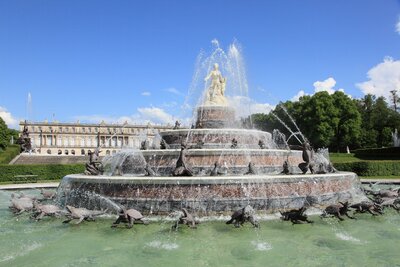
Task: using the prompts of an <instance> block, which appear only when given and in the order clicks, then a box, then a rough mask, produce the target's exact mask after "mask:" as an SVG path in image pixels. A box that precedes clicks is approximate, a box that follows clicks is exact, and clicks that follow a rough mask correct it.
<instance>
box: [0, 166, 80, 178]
mask: <svg viewBox="0 0 400 267" xmlns="http://www.w3.org/2000/svg"><path fill="white" fill-rule="evenodd" d="M84 170H85V166H84V165H83V164H45V165H44V164H42V165H4V164H1V165H0V182H8V181H10V182H11V181H13V178H14V176H16V175H37V176H38V177H37V179H38V180H60V179H61V178H63V177H64V176H65V175H67V174H72V173H83V172H84Z"/></svg>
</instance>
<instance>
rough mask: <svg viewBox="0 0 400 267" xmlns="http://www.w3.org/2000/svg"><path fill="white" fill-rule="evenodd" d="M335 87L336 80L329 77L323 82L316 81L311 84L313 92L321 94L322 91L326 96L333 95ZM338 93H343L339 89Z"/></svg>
mask: <svg viewBox="0 0 400 267" xmlns="http://www.w3.org/2000/svg"><path fill="white" fill-rule="evenodd" d="M335 85H336V80H335V79H334V78H332V77H329V78H328V79H326V80H324V81H316V82H314V83H313V86H314V92H315V93H318V92H322V91H327V92H328V94H330V95H331V94H333V93H335V91H336V90H335V89H334V87H335ZM339 91H344V90H343V89H339Z"/></svg>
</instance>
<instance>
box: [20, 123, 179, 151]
mask: <svg viewBox="0 0 400 267" xmlns="http://www.w3.org/2000/svg"><path fill="white" fill-rule="evenodd" d="M19 125H20V129H21V132H22V130H23V129H24V127H27V129H28V132H29V137H30V138H31V143H32V153H34V154H39V155H77V156H78V155H87V153H88V152H89V151H94V150H95V149H96V148H97V147H98V146H100V148H101V149H100V150H101V153H100V155H101V156H105V155H111V154H115V153H117V152H118V151H119V150H121V149H125V148H132V149H139V148H140V146H141V143H142V142H143V141H147V142H148V144H150V145H152V143H153V139H154V137H155V136H157V134H158V133H159V132H161V131H164V130H168V129H172V128H173V126H171V125H169V124H168V125H153V124H147V125H135V124H128V123H127V122H125V123H124V124H107V123H105V122H104V121H102V122H101V123H99V124H86V123H85V124H84V123H80V122H79V121H78V122H77V123H60V122H56V121H55V122H47V121H44V122H24V121H22V122H20V124H19Z"/></svg>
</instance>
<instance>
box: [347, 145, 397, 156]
mask: <svg viewBox="0 0 400 267" xmlns="http://www.w3.org/2000/svg"><path fill="white" fill-rule="evenodd" d="M353 152H354V155H355V156H356V157H357V158H360V159H400V147H386V148H367V149H357V150H354V151H353Z"/></svg>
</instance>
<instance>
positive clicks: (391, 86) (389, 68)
mask: <svg viewBox="0 0 400 267" xmlns="http://www.w3.org/2000/svg"><path fill="white" fill-rule="evenodd" d="M367 78H368V80H367V81H365V82H361V83H357V84H356V86H357V87H358V88H360V90H361V91H362V92H363V93H364V94H366V95H367V94H373V95H376V96H378V97H379V96H383V97H385V98H386V100H389V99H390V98H389V97H390V95H391V94H390V91H391V90H398V89H399V88H400V60H394V59H393V58H391V57H385V58H384V59H383V62H381V63H379V64H377V65H376V66H374V67H372V68H371V69H370V70H369V71H368V72H367Z"/></svg>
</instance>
